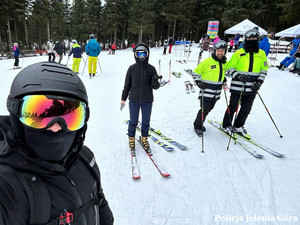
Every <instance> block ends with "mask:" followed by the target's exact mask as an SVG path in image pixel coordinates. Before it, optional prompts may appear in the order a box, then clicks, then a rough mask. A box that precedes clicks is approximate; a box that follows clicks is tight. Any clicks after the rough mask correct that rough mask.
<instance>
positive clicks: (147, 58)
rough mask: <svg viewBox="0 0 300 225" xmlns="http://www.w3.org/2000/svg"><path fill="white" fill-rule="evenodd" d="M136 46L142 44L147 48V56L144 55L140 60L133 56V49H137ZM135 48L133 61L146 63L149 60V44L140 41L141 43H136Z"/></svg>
mask: <svg viewBox="0 0 300 225" xmlns="http://www.w3.org/2000/svg"><path fill="white" fill-rule="evenodd" d="M138 46H144V47H146V48H147V50H148V56H147V57H146V59H145V60H144V61H140V60H139V59H138V58H137V57H135V49H137V47H138ZM135 49H134V58H135V61H136V62H137V63H146V64H147V63H148V61H149V55H150V50H149V46H148V45H147V44H146V43H144V42H141V43H138V44H136V46H135Z"/></svg>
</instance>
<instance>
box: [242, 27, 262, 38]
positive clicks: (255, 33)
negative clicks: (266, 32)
mask: <svg viewBox="0 0 300 225" xmlns="http://www.w3.org/2000/svg"><path fill="white" fill-rule="evenodd" d="M251 37H256V38H258V37H259V33H258V31H257V30H255V29H253V30H250V31H247V32H246V33H245V39H247V38H251Z"/></svg>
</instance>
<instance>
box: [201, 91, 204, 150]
mask: <svg viewBox="0 0 300 225" xmlns="http://www.w3.org/2000/svg"><path fill="white" fill-rule="evenodd" d="M203 98H204V89H202V93H201V120H202V126H201V131H202V151H201V152H202V153H204V135H203V123H204V107H203V102H204V101H203Z"/></svg>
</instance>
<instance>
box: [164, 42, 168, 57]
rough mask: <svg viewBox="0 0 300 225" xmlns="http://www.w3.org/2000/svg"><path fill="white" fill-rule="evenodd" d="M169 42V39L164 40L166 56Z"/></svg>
mask: <svg viewBox="0 0 300 225" xmlns="http://www.w3.org/2000/svg"><path fill="white" fill-rule="evenodd" d="M168 45H169V42H168V40H167V39H165V40H164V52H163V54H164V55H166V54H167V48H168Z"/></svg>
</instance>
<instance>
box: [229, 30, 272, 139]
mask: <svg viewBox="0 0 300 225" xmlns="http://www.w3.org/2000/svg"><path fill="white" fill-rule="evenodd" d="M259 36H260V35H259V32H258V31H257V30H256V29H250V30H248V31H247V32H246V33H245V35H244V39H245V44H244V47H243V48H241V49H239V50H238V51H236V52H235V53H234V54H233V55H232V57H231V59H230V60H229V62H228V65H227V68H228V70H227V71H226V72H227V74H228V75H229V76H230V77H232V81H231V85H230V92H231V96H230V102H229V108H228V109H226V111H225V114H224V118H223V128H224V130H225V131H226V132H231V131H232V129H233V132H237V133H239V134H241V135H244V136H246V135H247V130H246V129H245V127H244V125H245V123H246V120H247V117H248V115H249V114H250V111H251V108H252V105H253V102H254V99H255V96H256V94H257V91H258V90H259V89H260V87H261V85H262V84H263V82H264V80H265V78H266V76H267V71H268V61H267V57H266V54H265V52H264V51H263V50H261V49H259ZM239 104H240V106H241V108H240V111H239V112H238V114H237V117H236V121H234V122H233V123H234V124H232V119H233V114H234V113H235V112H236V110H237V108H238V105H239ZM232 125H233V128H232ZM248 137H249V135H248Z"/></svg>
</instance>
